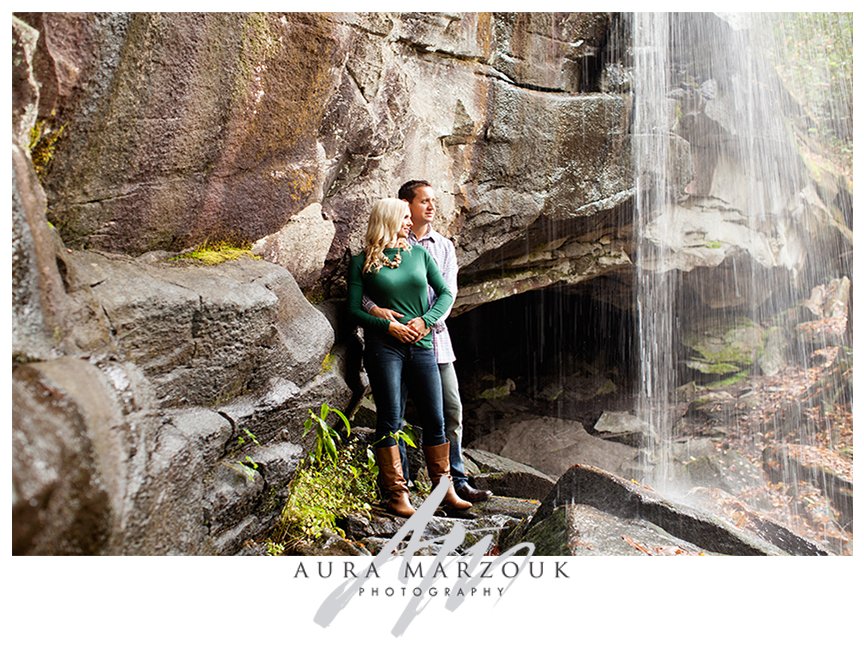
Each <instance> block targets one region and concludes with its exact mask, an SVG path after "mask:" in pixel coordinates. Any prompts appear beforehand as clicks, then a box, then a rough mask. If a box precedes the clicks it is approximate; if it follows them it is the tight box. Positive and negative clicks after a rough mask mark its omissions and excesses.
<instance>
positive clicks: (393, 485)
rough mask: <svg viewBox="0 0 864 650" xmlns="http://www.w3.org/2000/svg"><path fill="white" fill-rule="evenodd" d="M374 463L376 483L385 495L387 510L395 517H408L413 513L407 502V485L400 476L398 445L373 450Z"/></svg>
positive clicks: (400, 463)
mask: <svg viewBox="0 0 864 650" xmlns="http://www.w3.org/2000/svg"><path fill="white" fill-rule="evenodd" d="M375 461H376V462H377V463H378V481H379V484H380V485H381V488H382V489H383V490H384V493H385V494H384V498H385V505H386V507H387V510H388V511H389V512H391V513H393V514H394V515H396V516H397V517H410V516H411V515H413V514H414V512H415V511H414V508H413V507H412V506H411V501H409V500H408V483H406V482H405V477H403V476H402V458H401V457H400V456H399V445H393V446H392V447H379V448H378V449H376V450H375Z"/></svg>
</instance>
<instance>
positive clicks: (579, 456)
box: [472, 417, 641, 478]
mask: <svg viewBox="0 0 864 650" xmlns="http://www.w3.org/2000/svg"><path fill="white" fill-rule="evenodd" d="M472 446H474V447H476V448H477V449H481V450H486V451H490V452H492V453H493V454H497V455H499V456H504V457H505V458H512V459H513V460H515V461H518V462H520V463H524V464H525V465H529V466H531V467H534V468H535V469H538V470H540V471H541V472H543V473H544V474H547V475H548V476H551V477H552V478H558V477H560V476H561V475H562V474H564V473H565V472H566V471H567V470H568V469H569V468H570V467H571V466H573V465H575V464H577V463H579V464H585V465H593V466H596V467H601V468H603V469H605V470H607V471H610V472H613V473H615V474H618V475H620V476H627V477H633V478H636V477H638V476H641V468H640V466H639V450H637V449H634V448H633V447H630V446H628V445H624V444H621V443H618V442H612V441H609V440H601V439H600V438H597V437H595V436H592V435H591V434H589V433H588V432H587V431H585V428H584V427H583V426H582V425H581V424H579V423H578V422H575V421H573V420H563V419H558V418H550V417H532V418H525V419H516V420H512V421H509V422H502V423H501V424H500V425H499V427H498V429H496V430H495V431H494V432H492V433H490V434H487V435H485V436H482V437H480V438H478V439H477V440H476V441H474V443H473V444H472Z"/></svg>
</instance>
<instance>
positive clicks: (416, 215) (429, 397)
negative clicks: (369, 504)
mask: <svg viewBox="0 0 864 650" xmlns="http://www.w3.org/2000/svg"><path fill="white" fill-rule="evenodd" d="M398 196H399V198H398V199H380V200H378V201H376V202H375V204H374V205H373V206H372V213H371V214H370V216H369V225H368V227H367V229H366V238H365V243H364V249H363V252H362V253H360V254H359V255H355V256H354V257H352V258H351V265H350V268H349V273H348V308H349V311H350V314H351V316H352V317H353V318H354V319H355V320H356V321H357V322H358V323H359V324H360V325H362V326H363V328H364V333H365V350H364V354H363V361H364V364H365V366H366V373H367V375H368V377H369V385H370V386H371V388H372V396H373V397H374V399H375V408H376V412H377V420H376V426H375V433H376V438H377V439H378V440H377V442H376V443H375V445H374V446H375V458H376V460H377V462H378V468H379V483H380V484H381V486H382V488H383V490H384V491H385V492H386V495H385V499H386V504H387V509H388V510H389V511H390V512H392V513H393V514H396V515H399V516H401V517H410V516H411V515H412V514H414V508H413V507H412V505H411V502H410V500H409V498H408V483H407V481H406V476H407V473H408V462H407V458H406V456H405V450H404V445H399V444H397V441H396V439H395V438H394V437H393V436H392V435H391V434H393V433H394V432H396V431H399V430H400V429H401V428H402V418H403V413H404V410H405V401H406V397H407V395H409V394H410V395H411V397H412V399H413V401H414V404H415V406H416V407H417V412H418V415H419V419H420V424H421V426H422V428H423V456H424V458H425V459H426V466H427V468H428V470H429V478H430V479H431V480H432V487H433V489H434V488H435V486H437V485H438V483H439V482H440V481H448V482H450V481H451V475H452V485H451V486H450V489H449V490H448V491H447V495H446V496H445V498H444V501H443V504H442V505H443V506H444V508H445V509H448V510H451V511H463V510H467V509H468V508H470V507H471V504H472V503H476V502H479V501H484V500H486V499H488V498H489V497H490V496H491V495H492V493H491V492H489V491H488V490H477V489H474V488H473V487H472V486H471V485H470V484H469V483H468V477H467V476H466V475H465V463H464V461H463V459H462V445H461V439H462V402H461V400H460V398H459V384H458V383H457V379H456V371H455V369H454V368H453V361H454V360H455V359H456V357H455V355H454V354H453V346H452V344H451V342H450V334H449V333H448V331H447V325H446V324H445V323H444V320H445V319H446V318H447V316H448V314H449V313H450V309H451V307H452V306H453V300H454V298H455V295H456V275H457V271H458V267H457V264H456V249H455V247H454V246H453V243H452V242H451V241H450V240H449V239H447V238H446V237H444V236H443V235H441V234H439V233H437V232H435V230H433V228H432V220H433V219H434V217H435V191H434V190H433V189H432V186H431V185H430V184H429V183H428V182H427V181H421V180H412V181H408V182H407V183H405V184H404V185H402V187H401V188H399V194H398ZM406 389H407V393H406ZM400 449H401V451H400Z"/></svg>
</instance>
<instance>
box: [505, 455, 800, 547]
mask: <svg viewBox="0 0 864 650" xmlns="http://www.w3.org/2000/svg"><path fill="white" fill-rule="evenodd" d="M535 539H536V540H537V541H539V542H541V543H542V544H543V545H544V546H543V547H542V548H543V549H544V550H545V552H546V553H547V554H549V555H595V554H598V552H599V553H600V554H616V555H617V554H622V555H642V554H647V555H667V554H676V555H677V554H702V553H710V554H722V555H785V554H786V553H785V552H784V551H783V550H781V549H780V548H778V547H776V546H774V545H772V544H769V543H767V542H765V541H763V540H761V539H759V538H758V537H756V536H755V535H752V534H751V533H748V532H745V531H741V530H737V529H736V528H735V527H734V526H732V525H731V524H727V523H725V522H723V521H721V520H720V519H717V518H715V517H713V516H711V515H707V514H704V513H700V512H698V511H696V510H694V509H692V508H690V507H687V506H684V505H680V504H676V503H673V502H671V501H669V500H667V499H664V498H663V497H661V496H660V495H658V494H657V493H656V492H654V491H653V490H650V489H648V488H645V487H642V486H641V485H639V484H638V483H636V482H634V481H630V480H626V479H623V478H621V477H618V476H615V475H613V474H610V473H608V472H604V471H603V470H600V469H598V468H596V467H589V466H583V465H577V466H574V467H572V468H570V469H569V470H568V471H567V472H566V473H565V474H564V475H563V476H562V477H561V478H560V479H559V480H558V483H557V485H556V486H555V489H554V490H553V491H552V492H551V493H550V494H549V496H547V497H546V499H544V501H543V503H542V504H541V505H540V507H539V508H538V509H537V512H536V513H535V514H534V516H533V517H532V518H531V521H530V523H529V524H528V525H527V526H526V527H523V529H522V530H520V531H517V532H514V536H513V537H511V538H508V540H507V541H508V543H516V542H520V541H534V540H535Z"/></svg>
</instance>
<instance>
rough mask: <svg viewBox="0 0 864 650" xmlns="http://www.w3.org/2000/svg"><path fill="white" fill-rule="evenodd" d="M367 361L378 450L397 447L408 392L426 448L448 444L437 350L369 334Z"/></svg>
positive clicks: (382, 335) (383, 335) (390, 337)
mask: <svg viewBox="0 0 864 650" xmlns="http://www.w3.org/2000/svg"><path fill="white" fill-rule="evenodd" d="M363 362H364V364H365V365H366V374H367V375H368V376H369V385H370V386H371V388H372V397H373V398H374V399H375V411H376V413H377V417H376V422H375V438H376V442H375V447H376V448H381V447H391V446H393V445H395V444H396V440H395V439H393V438H392V437H390V434H391V433H394V432H396V431H399V430H400V429H401V428H402V412H403V409H404V404H405V400H404V396H403V391H405V390H407V392H408V394H410V395H411V396H412V397H413V399H414V404H415V405H416V407H417V414H418V415H419V418H420V422H419V424H420V426H421V427H423V445H424V446H433V445H441V444H444V443H445V442H447V438H446V437H445V435H444V409H443V405H442V397H441V376H440V375H439V373H438V364H437V363H436V362H435V352H434V351H433V350H427V349H425V348H421V347H418V346H416V345H412V344H408V343H401V342H400V341H397V340H396V339H395V338H393V337H392V336H390V335H389V334H379V333H377V332H368V333H367V335H366V349H365V351H364V353H363ZM406 477H407V475H406Z"/></svg>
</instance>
